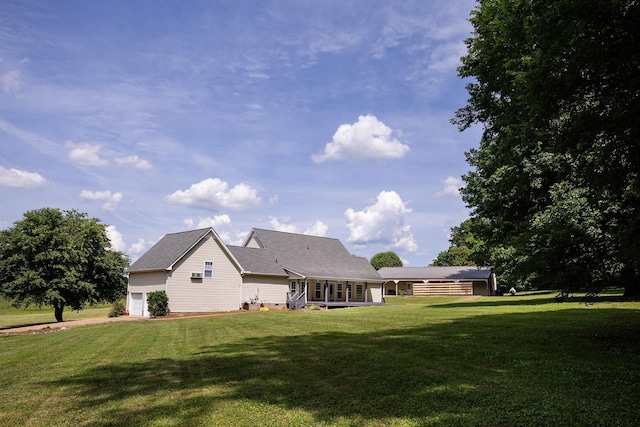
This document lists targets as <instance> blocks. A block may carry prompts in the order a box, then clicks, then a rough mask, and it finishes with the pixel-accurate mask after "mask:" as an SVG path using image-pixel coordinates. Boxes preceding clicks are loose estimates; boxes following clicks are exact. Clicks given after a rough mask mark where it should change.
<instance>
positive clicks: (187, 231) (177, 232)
mask: <svg viewBox="0 0 640 427" xmlns="http://www.w3.org/2000/svg"><path fill="white" fill-rule="evenodd" d="M212 228H213V227H204V228H194V229H193V230H185V231H176V232H174V233H167V234H165V236H174V235H176V234H186V233H194V232H196V231H203V232H204V231H205V230H211V229H212Z"/></svg>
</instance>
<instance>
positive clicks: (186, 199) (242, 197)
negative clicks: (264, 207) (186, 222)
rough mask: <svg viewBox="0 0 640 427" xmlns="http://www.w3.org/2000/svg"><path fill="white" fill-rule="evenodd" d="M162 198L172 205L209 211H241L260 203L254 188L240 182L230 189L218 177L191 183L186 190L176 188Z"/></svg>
mask: <svg viewBox="0 0 640 427" xmlns="http://www.w3.org/2000/svg"><path fill="white" fill-rule="evenodd" d="M164 199H165V201H167V202H168V203H171V204H174V205H184V206H188V207H191V208H198V209H208V210H211V211H217V210H219V209H231V210H236V211H242V210H245V209H248V208H250V207H253V206H256V205H258V204H259V203H260V197H259V196H258V192H257V190H255V189H254V188H251V187H250V186H249V185H247V184H243V183H240V184H238V185H236V186H235V187H233V188H231V189H230V188H229V185H228V184H227V183H226V182H225V181H222V180H221V179H219V178H207V179H205V180H204V181H200V182H198V183H196V184H193V185H192V186H191V187H189V188H188V189H187V190H178V191H176V192H174V193H172V194H170V195H168V196H166V197H165V198H164Z"/></svg>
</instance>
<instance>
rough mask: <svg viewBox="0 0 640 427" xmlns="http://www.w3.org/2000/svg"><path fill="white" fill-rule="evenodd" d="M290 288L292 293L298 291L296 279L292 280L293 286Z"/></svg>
mask: <svg viewBox="0 0 640 427" xmlns="http://www.w3.org/2000/svg"><path fill="white" fill-rule="evenodd" d="M290 290H291V293H292V294H295V293H296V282H294V281H292V282H291V288H290Z"/></svg>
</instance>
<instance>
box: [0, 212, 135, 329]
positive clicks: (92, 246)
mask: <svg viewBox="0 0 640 427" xmlns="http://www.w3.org/2000/svg"><path fill="white" fill-rule="evenodd" d="M110 246H111V245H110V242H109V239H108V238H107V235H106V230H105V226H104V225H103V224H101V223H100V221H99V220H98V219H96V218H89V217H88V216H87V214H85V213H80V212H77V211H75V210H71V211H61V210H59V209H52V208H43V209H39V210H33V211H29V212H26V213H25V214H24V215H23V218H22V219H21V220H20V221H17V222H15V223H14V225H13V227H10V228H8V229H5V230H2V231H0V294H2V295H3V296H4V297H5V298H6V299H8V300H9V301H11V302H12V304H13V305H14V306H16V307H27V306H30V305H35V306H38V307H41V306H50V307H53V308H54V309H55V318H56V320H57V321H58V322H62V320H63V319H62V313H63V311H64V309H65V307H70V308H71V309H72V310H82V309H83V308H84V307H85V305H87V304H88V305H93V304H99V303H105V302H113V301H115V300H117V299H119V298H121V297H123V296H124V295H125V294H126V287H127V280H126V277H125V276H124V273H125V271H124V270H125V268H126V267H127V266H128V264H129V262H128V259H127V258H126V257H125V256H124V255H123V254H122V253H120V252H115V251H112V250H110V249H109V248H110Z"/></svg>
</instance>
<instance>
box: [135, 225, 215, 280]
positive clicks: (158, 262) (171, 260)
mask: <svg viewBox="0 0 640 427" xmlns="http://www.w3.org/2000/svg"><path fill="white" fill-rule="evenodd" d="M210 230H211V228H201V229H198V230H191V231H184V232H181V233H172V234H167V235H165V236H164V237H163V238H162V239H160V241H158V243H156V244H155V245H153V246H152V247H151V249H149V250H148V251H147V252H146V253H145V254H144V255H142V256H141V257H140V258H138V260H137V261H136V262H134V263H133V264H132V265H131V267H129V268H128V269H127V271H129V272H136V271H154V270H166V269H167V268H169V267H171V266H172V265H173V264H175V262H176V261H177V260H179V259H180V258H181V257H182V256H183V255H184V254H185V253H186V252H187V251H188V250H189V249H190V248H191V247H193V245H195V244H196V243H197V242H198V241H199V240H200V239H201V238H202V237H203V236H204V235H205V234H206V233H208V232H209V231H210Z"/></svg>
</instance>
